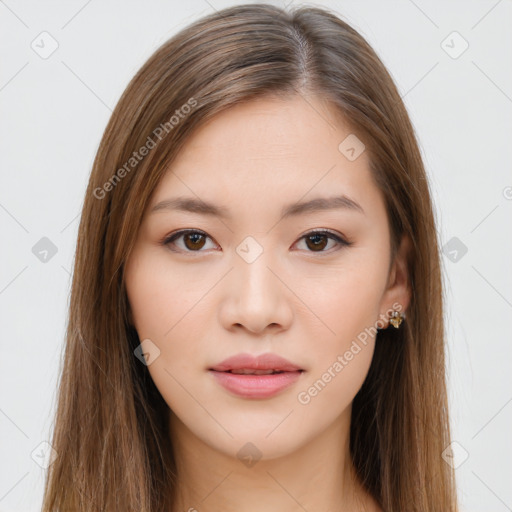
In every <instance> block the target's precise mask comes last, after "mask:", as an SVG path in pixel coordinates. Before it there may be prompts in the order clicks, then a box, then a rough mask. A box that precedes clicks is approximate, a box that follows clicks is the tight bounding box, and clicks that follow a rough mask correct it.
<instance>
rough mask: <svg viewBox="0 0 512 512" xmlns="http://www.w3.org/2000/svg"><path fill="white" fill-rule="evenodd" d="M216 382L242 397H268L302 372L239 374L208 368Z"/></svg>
mask: <svg viewBox="0 0 512 512" xmlns="http://www.w3.org/2000/svg"><path fill="white" fill-rule="evenodd" d="M210 372H211V373H212V374H213V375H214V376H215V378H216V379H217V382H219V384H220V385H221V386H223V387H224V388H225V389H227V390H228V391H230V392H231V393H234V394H235V395H238V396H241V397H244V398H269V397H271V396H274V395H277V394H278V393H279V392H281V391H283V390H284V389H286V388H287V387H289V386H291V385H292V384H294V383H295V382H297V380H298V379H299V378H300V375H301V373H302V372H300V371H296V372H283V373H274V374H270V375H240V374H236V373H229V372H217V371H215V370H210Z"/></svg>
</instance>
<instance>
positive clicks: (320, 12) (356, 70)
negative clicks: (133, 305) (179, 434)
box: [42, 4, 457, 512]
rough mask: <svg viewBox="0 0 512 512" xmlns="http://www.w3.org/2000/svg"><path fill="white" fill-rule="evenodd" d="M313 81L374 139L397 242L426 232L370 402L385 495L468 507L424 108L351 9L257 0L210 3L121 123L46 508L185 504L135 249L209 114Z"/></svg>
mask: <svg viewBox="0 0 512 512" xmlns="http://www.w3.org/2000/svg"><path fill="white" fill-rule="evenodd" d="M310 94H311V95H315V96H316V97H318V98H321V99H322V100H324V101H325V102H326V103H327V104H328V105H329V106H330V108H331V109H332V111H333V112H334V113H336V114H337V115H339V116H340V118H341V119H343V121H344V122H346V123H348V125H349V126H350V127H351V129H352V131H353V133H355V134H356V135H357V137H358V138H359V139H360V140H361V141H362V142H363V143H364V144H365V146H366V150H367V151H368V154H369V161H370V167H371V169H370V170H371V174H372V176H373V178H374V179H375V183H376V184H377V186H378V187H379V189H380V191H381V192H382V195H383V197H384V199H385V205H386V210H387V214H388V222H389V229H390V234H391V247H390V251H391V255H392V257H394V255H395V254H396V249H397V247H398V246H399V242H400V241H401V240H402V238H403V237H408V238H409V239H410V241H411V245H410V252H409V257H408V259H407V272H408V279H409V283H410V290H411V301H410V305H409V308H408V310H407V320H406V321H405V322H404V323H403V324H402V327H401V328H400V329H397V330H395V329H384V330H379V332H378V334H377V337H376V344H375V351H374V355H373V360H372V363H371V366H370V369H369V372H368V374H367V377H366V380H365V381H364V383H363V385H362V387H361V389H360V390H359V392H358V393H357V395H356V396H355V398H354V400H353V404H352V421H351V427H350V455H351V458H352V460H353V464H354V467H355V470H356V472H357V475H358V477H359V478H360V480H361V482H362V484H363V485H364V487H365V489H366V490H367V491H368V492H369V493H370V494H371V495H372V496H373V497H374V498H375V499H376V501H377V502H378V503H379V504H380V506H381V507H382V508H383V509H384V510H385V511H389V512H391V511H402V510H407V511H422V512H427V511H428V512H434V511H436V512H448V511H455V510H457V500H456V487H455V480H454V472H453V469H452V468H451V467H450V466H449V465H448V464H447V463H445V461H444V460H443V458H442V452H443V450H445V448H446V447H447V446H448V445H449V443H450V426H449V416H448V404H447V390H446V381H445V379H446V376H445V372H446V369H445V354H444V351H445V344H444V336H445V334H444V323H443V289H442V280H441V266H440V254H439V244H438V240H437V231H436V227H435V217H434V213H433V208H432V201H431V194H430V192H429V184H428V181H427V177H426V173H425V169H424V165H423V162H422V158H421V154H420V150H419V147H418V143H417V141H416V136H415V133H414V129H413V127H412V124H411V122H410V119H409V117H408V114H407V111H406V108H405V106H404V104H403V102H402V99H401V97H400V94H399V92H398V90H397V88H396V86H395V84H394V83H393V80H392V78H391V76H390V74H389V73H388V71H387V70H386V68H385V67H384V65H383V64H382V62H381V60H380V59H379V57H378V56H377V55H376V53H375V51H374V50H373V49H372V48H371V47H370V46H369V44H368V43H367V42H366V40H365V39H364V38H363V37H362V36H361V35H360V34H359V33H358V32H357V31H356V30H354V29H353V28H352V27H351V26H349V25H348V24H347V23H345V22H344V21H342V20H341V19H340V18H339V17H338V16H337V15H336V14H335V13H334V12H332V11H329V10H327V9H324V8H319V7H306V6H302V7H295V8H293V9H290V10H283V9H280V8H278V7H275V6H272V5H269V4H249V5H241V6H234V7H230V8H227V9H224V10H221V11H218V12H215V13H213V14H212V15H209V16H206V17H203V18H201V19H199V20H197V21H195V22H194V23H193V24H191V25H189V26H187V27H185V28H184V29H182V30H181V31H180V32H179V33H177V34H176V35H174V36H173V37H172V38H171V39H169V40H168V41H166V42H165V43H164V44H163V45H161V46H160V47H159V48H158V49H157V50H156V51H155V53H154V54H153V55H152V56H151V57H150V58H149V59H148V60H147V62H146V63H145V64H144V65H143V66H142V68H140V70H139V71H138V72H137V73H136V75H135V76H134V77H133V78H132V80H131V81H130V83H129V84H128V86H127V88H126V90H125V91H124V92H123V94H122V96H121V98H120V100H119V101H118V103H117V105H116V107H115V109H114V111H113V113H112V116H111V118H110V120H109V122H108V124H107V127H106V129H105V132H104V134H103V137H102V139H101V142H100V144H99V148H98V151H97V154H96V157H95V160H94V163H93V168H92V172H91V175H90V180H89V183H88V187H87V191H86V194H85V199H84V204H83V210H82V216H81V220H80V226H79V232H78V239H77V246H76V253H75V261H74V272H73V280H72V288H71V295H70V303H69V317H68V321H67V330H66V342H65V347H64V351H63V357H62V360H61V365H62V375H61V378H60V382H59V388H58V396H57V400H58V402H57V408H56V413H55V420H54V425H53V426H52V428H53V438H52V442H51V444H52V446H53V448H54V449H55V450H56V452H57V457H56V458H55V460H54V462H53V463H52V464H51V465H50V467H49V468H48V472H47V476H46V481H45V488H44V498H43V509H42V510H43V512H50V511H51V512H56V511H59V512H69V511H81V512H86V511H98V510H101V511H114V510H123V511H127V512H128V511H132V510H133V511H135V510H137V511H138V512H156V511H163V510H171V509H172V504H173V503H174V501H173V500H174V497H175V494H176V488H177V487H176V486H177V472H176V464H175V459H174V456H173V447H172V442H171V439H169V437H170V436H169V428H168V422H169V416H168V412H169V407H168V405H167V404H166V403H165V401H164V400H163V398H162V396H161V395H160V393H159V392H158V390H157V388H156V386H155V385H154V383H153V381H152V379H151V377H150V375H149V372H148V369H147V366H146V365H144V364H141V363H140V361H139V360H138V359H137V358H136V357H134V350H135V349H136V348H137V347H138V346H139V344H140V340H139V338H138V335H137V332H136V331H135V329H134V327H133V326H132V325H131V322H130V309H129V303H128V299H127V295H126V289H125V284H124V274H123V273H124V268H125V263H126V261H127V259H128V257H129V255H130V252H131V250H132V248H133V246H134V243H135V240H136V236H137V232H138V228H139V226H140V223H141V220H142V218H143V215H144V213H145V211H146V208H147V206H148V204H149V201H150V198H151V196H152V192H153V191H154V189H155V188H156V186H157V185H158V183H159V180H160V179H161V178H162V176H163V175H164V173H165V172H166V171H167V170H168V168H169V165H170V163H171V162H172V161H173V159H174V158H175V157H176V156H177V154H178V152H179V151H180V148H181V147H182V146H183V144H184V143H185V142H186V141H187V140H188V138H189V137H190V136H191V134H193V133H194V131H195V130H196V129H197V128H198V127H199V126H201V125H203V124H204V123H205V122H206V121H207V120H209V119H211V118H212V117H213V116H215V115H216V114H218V113H220V112H222V111H224V110H226V109H228V108H230V107H232V106H234V105H237V104H240V103H244V102H248V101H251V100H253V99H257V98H263V97H267V98H268V97H275V98H278V99H283V100H286V99H291V98H293V97H295V96H297V95H302V96H303V97H305V96H306V95H310ZM164 132H165V133H164ZM143 146H145V147H146V149H147V151H146V152H144V151H143V150H142V147H143ZM138 152H140V155H143V154H144V157H140V158H139V156H140V155H139V153H138ZM136 153H137V155H136ZM340 485H341V483H340Z"/></svg>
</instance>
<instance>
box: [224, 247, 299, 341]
mask: <svg viewBox="0 0 512 512" xmlns="http://www.w3.org/2000/svg"><path fill="white" fill-rule="evenodd" d="M236 253H237V254H234V255H233V257H234V259H233V267H234V268H233V271H232V272H231V273H230V274H231V276H230V279H231V280H232V281H231V285H230V286H229V290H230V295H231V297H229V300H228V303H229V304H230V307H229V308H228V311H229V312H230V314H229V319H228V323H230V324H242V325H244V326H245V327H246V328H248V329H249V330H251V331H259V330H262V329H265V328H266V327H267V326H268V325H270V324H278V325H281V326H283V325H285V324H287V323H288V322H289V320H290V318H291V310H290V305H289V304H287V294H286V287H285V286H284V285H283V283H282V282H281V281H280V279H279V278H278V277H277V276H276V274H277V275H279V270H278V269H277V268H276V267H277V258H276V257H274V255H273V254H272V252H271V251H270V250H266V249H264V248H263V246H262V245H261V244H260V243H258V242H257V241H256V240H255V239H254V238H252V237H247V239H245V240H244V241H243V242H242V243H241V244H240V245H239V246H238V247H237V248H236Z"/></svg>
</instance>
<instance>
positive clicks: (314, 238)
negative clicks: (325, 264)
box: [301, 231, 352, 253]
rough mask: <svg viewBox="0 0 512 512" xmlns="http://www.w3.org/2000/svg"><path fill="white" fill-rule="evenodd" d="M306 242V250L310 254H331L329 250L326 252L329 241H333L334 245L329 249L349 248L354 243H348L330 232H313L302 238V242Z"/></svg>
mask: <svg viewBox="0 0 512 512" xmlns="http://www.w3.org/2000/svg"><path fill="white" fill-rule="evenodd" d="M302 240H304V241H305V243H306V248H307V251H308V252H318V253H323V252H329V251H328V250H325V249H326V247H327V246H328V245H329V241H330V240H332V241H333V242H334V243H333V244H332V245H331V246H330V247H328V249H331V248H332V247H333V246H336V245H337V246H339V248H341V247H343V246H349V245H351V244H352V242H348V241H346V240H344V239H343V238H342V237H341V236H339V235H337V234H335V233H332V232H330V231H312V232H311V233H308V234H306V235H304V236H303V237H302V238H301V241H302Z"/></svg>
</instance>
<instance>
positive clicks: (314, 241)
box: [161, 229, 352, 252]
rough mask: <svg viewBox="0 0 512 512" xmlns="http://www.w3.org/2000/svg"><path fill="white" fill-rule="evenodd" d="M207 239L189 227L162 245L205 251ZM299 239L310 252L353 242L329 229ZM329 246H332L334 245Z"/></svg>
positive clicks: (202, 233) (185, 250)
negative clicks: (332, 242) (330, 242)
mask: <svg viewBox="0 0 512 512" xmlns="http://www.w3.org/2000/svg"><path fill="white" fill-rule="evenodd" d="M181 239H183V240H182V241H183V245H181V246H180V244H177V243H176V241H177V240H181ZM206 240H212V239H211V237H209V236H208V235H207V234H206V233H204V232H203V231H199V230H196V229H187V230H183V231H178V232H177V233H174V234H172V235H169V236H167V237H166V238H164V239H163V240H162V241H161V243H162V245H165V246H167V247H169V249H171V250H172V251H176V249H174V248H173V247H172V246H173V245H175V246H176V245H177V246H178V249H179V250H181V251H183V252H203V251H201V249H203V248H204V247H205V244H206ZM299 240H300V241H301V240H304V241H305V243H306V247H307V248H308V249H310V250H309V252H327V251H326V250H325V248H326V246H328V245H329V240H331V241H334V244H333V245H334V246H336V245H339V246H349V245H352V242H348V241H347V240H345V239H344V238H342V237H341V236H339V235H337V234H336V233H333V232H331V231H328V230H321V231H311V232H309V233H307V234H305V235H304V236H302V237H301V238H300V239H299ZM329 248H332V245H331V247H329ZM207 249H208V247H207ZM176 252H177V251H176Z"/></svg>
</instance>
